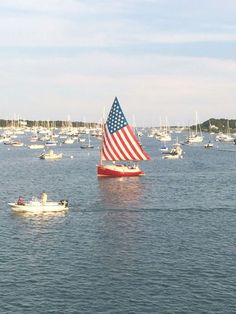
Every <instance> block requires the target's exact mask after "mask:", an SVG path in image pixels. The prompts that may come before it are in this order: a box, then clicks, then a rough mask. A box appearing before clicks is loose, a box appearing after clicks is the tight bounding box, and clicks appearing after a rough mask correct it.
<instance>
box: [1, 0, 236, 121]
mask: <svg viewBox="0 0 236 314" xmlns="http://www.w3.org/2000/svg"><path fill="white" fill-rule="evenodd" d="M0 95H1V96H0V118H12V117H13V115H14V114H19V115H21V116H22V117H24V118H26V119H45V120H47V119H53V120H56V119H60V120H65V119H66V118H67V116H68V115H70V117H71V119H72V120H85V121H98V120H99V119H100V118H101V116H102V112H103V108H104V106H106V110H107V111H108V110H109V109H110V106H111V104H112V102H113V99H114V97H115V96H117V97H118V99H119V101H120V104H121V106H122V108H123V111H124V113H125V115H126V117H127V119H128V120H129V121H130V119H132V117H133V115H135V120H136V124H137V125H149V126H150V125H157V124H159V119H160V116H161V117H162V118H163V119H165V117H166V116H167V117H168V121H169V122H170V124H174V123H176V124H180V123H192V122H194V119H195V111H197V112H198V116H199V119H200V121H203V120H206V119H208V118H209V117H216V118H218V117H222V118H236V1H235V0H224V1H223V0H119V1H115V0H47V1H39V0H1V1H0Z"/></svg>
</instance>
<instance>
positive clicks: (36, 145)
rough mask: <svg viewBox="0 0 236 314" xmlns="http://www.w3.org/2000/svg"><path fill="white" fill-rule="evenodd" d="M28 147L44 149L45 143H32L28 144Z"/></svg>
mask: <svg viewBox="0 0 236 314" xmlns="http://www.w3.org/2000/svg"><path fill="white" fill-rule="evenodd" d="M28 147H29V148H30V149H42V148H44V145H43V144H31V145H28Z"/></svg>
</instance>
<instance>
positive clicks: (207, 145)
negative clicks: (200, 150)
mask: <svg viewBox="0 0 236 314" xmlns="http://www.w3.org/2000/svg"><path fill="white" fill-rule="evenodd" d="M213 146H214V145H213V143H211V142H208V143H207V144H205V145H204V147H205V148H212V147H213Z"/></svg>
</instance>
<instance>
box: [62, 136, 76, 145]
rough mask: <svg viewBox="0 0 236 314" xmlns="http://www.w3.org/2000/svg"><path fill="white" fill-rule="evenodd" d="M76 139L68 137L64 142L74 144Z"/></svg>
mask: <svg viewBox="0 0 236 314" xmlns="http://www.w3.org/2000/svg"><path fill="white" fill-rule="evenodd" d="M74 141H75V140H74V139H73V138H72V137H67V138H66V139H65V140H64V141H63V144H73V143H74Z"/></svg>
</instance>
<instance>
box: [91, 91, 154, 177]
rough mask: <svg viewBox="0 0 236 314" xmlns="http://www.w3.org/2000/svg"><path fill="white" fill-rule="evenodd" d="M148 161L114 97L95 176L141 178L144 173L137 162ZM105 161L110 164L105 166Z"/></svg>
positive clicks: (147, 156)
mask: <svg viewBox="0 0 236 314" xmlns="http://www.w3.org/2000/svg"><path fill="white" fill-rule="evenodd" d="M150 159H151V158H150V157H149V155H148V154H147V153H146V152H145V151H144V150H143V148H142V147H141V146H140V144H139V141H138V139H137V137H136V136H135V133H134V131H133V130H132V128H131V127H130V125H129V124H128V122H127V120H126V118H125V116H124V114H123V111H122V109H121V106H120V104H119V101H118V99H117V97H116V98H115V100H114V102H113V105H112V107H111V110H110V113H109V115H108V117H107V121H106V123H105V124H104V125H103V137H102V142H101V149H100V162H99V165H98V166H97V175H98V176H111V177H132V176H142V175H144V172H143V171H142V170H141V169H140V168H139V166H138V165H137V162H138V161H140V160H150ZM106 161H110V162H112V163H110V164H106ZM116 162H119V164H116ZM121 162H122V163H121Z"/></svg>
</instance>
